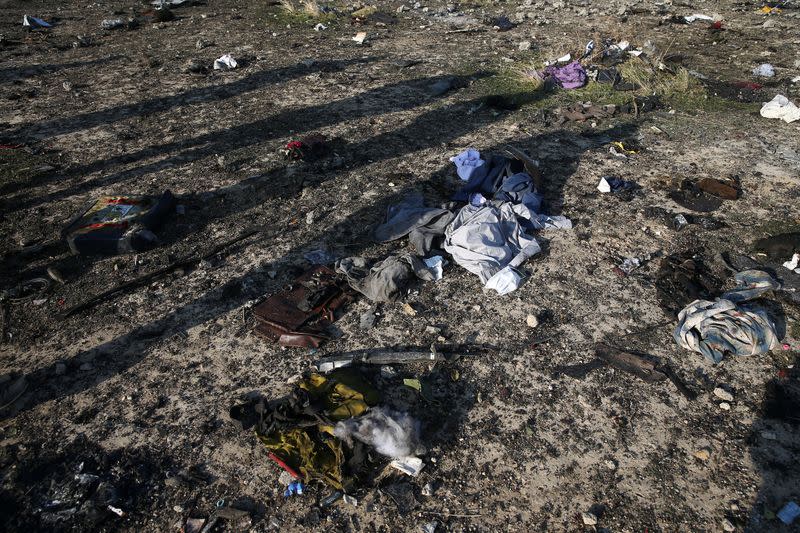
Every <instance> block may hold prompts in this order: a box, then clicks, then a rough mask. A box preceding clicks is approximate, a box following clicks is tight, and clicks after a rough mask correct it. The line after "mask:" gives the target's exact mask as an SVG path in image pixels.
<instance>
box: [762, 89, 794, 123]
mask: <svg viewBox="0 0 800 533" xmlns="http://www.w3.org/2000/svg"><path fill="white" fill-rule="evenodd" d="M761 116H762V117H764V118H779V119H782V120H783V121H784V122H786V123H789V122H794V121H795V120H800V107H797V106H796V105H794V104H793V103H792V102H790V101H789V99H788V98H786V97H785V96H783V95H781V94H779V95H777V96H776V97H775V98H773V99H772V100H770V101H769V102H764V105H763V106H762V107H761Z"/></svg>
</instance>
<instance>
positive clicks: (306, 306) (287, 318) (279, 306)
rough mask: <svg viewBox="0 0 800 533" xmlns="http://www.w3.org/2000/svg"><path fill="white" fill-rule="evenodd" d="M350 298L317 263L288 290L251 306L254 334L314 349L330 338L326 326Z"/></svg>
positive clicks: (341, 284)
mask: <svg viewBox="0 0 800 533" xmlns="http://www.w3.org/2000/svg"><path fill="white" fill-rule="evenodd" d="M352 299H353V296H352V291H350V289H349V287H347V285H345V284H344V283H342V282H341V281H340V280H338V279H337V278H336V275H335V274H334V272H333V271H332V270H330V269H329V268H326V267H324V266H321V265H318V266H316V267H314V268H312V269H311V270H308V271H306V272H305V273H303V274H302V275H300V276H299V277H298V278H297V279H296V280H295V281H294V283H293V284H292V285H291V286H290V288H289V289H288V290H285V291H283V292H280V293H277V294H273V295H272V296H270V297H269V298H267V299H266V300H264V301H263V302H262V303H260V304H259V305H257V306H256V307H255V308H253V315H254V316H255V318H256V320H257V325H256V328H255V330H254V331H255V333H256V334H257V335H260V336H261V337H264V338H266V339H269V340H271V341H276V342H278V344H280V345H281V346H296V347H306V348H316V347H318V346H319V345H320V343H322V342H323V341H325V340H326V339H328V338H329V335H328V334H327V333H326V331H325V330H326V328H327V327H328V326H329V325H330V324H331V323H333V321H334V320H336V318H337V317H336V312H337V310H339V309H340V308H342V307H343V306H345V305H346V304H347V303H349V302H350V301H351V300H352Z"/></svg>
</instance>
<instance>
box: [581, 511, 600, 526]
mask: <svg viewBox="0 0 800 533" xmlns="http://www.w3.org/2000/svg"><path fill="white" fill-rule="evenodd" d="M581 520H583V523H584V525H587V526H596V525H597V516H595V515H594V513H581Z"/></svg>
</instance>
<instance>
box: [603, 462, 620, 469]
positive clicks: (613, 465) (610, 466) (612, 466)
mask: <svg viewBox="0 0 800 533" xmlns="http://www.w3.org/2000/svg"><path fill="white" fill-rule="evenodd" d="M604 464H605V465H606V468H608V469H609V470H616V469H617V462H616V461H614V460H613V459H606V460H605V462H604Z"/></svg>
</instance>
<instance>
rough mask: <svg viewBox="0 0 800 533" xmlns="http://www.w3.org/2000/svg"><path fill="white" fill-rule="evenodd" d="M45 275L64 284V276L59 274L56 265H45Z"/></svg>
mask: <svg viewBox="0 0 800 533" xmlns="http://www.w3.org/2000/svg"><path fill="white" fill-rule="evenodd" d="M47 275H48V276H50V279H52V280H53V281H56V282H58V283H61V284H62V285H63V284H64V276H62V275H61V272H60V271H59V270H58V269H57V268H56V267H52V266H51V267H47Z"/></svg>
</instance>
